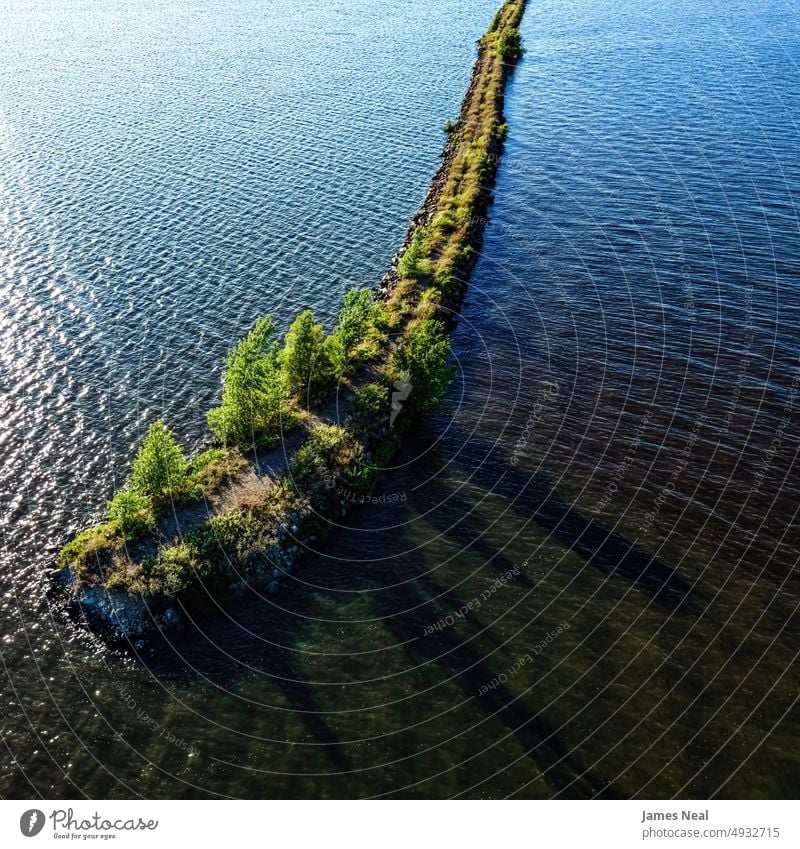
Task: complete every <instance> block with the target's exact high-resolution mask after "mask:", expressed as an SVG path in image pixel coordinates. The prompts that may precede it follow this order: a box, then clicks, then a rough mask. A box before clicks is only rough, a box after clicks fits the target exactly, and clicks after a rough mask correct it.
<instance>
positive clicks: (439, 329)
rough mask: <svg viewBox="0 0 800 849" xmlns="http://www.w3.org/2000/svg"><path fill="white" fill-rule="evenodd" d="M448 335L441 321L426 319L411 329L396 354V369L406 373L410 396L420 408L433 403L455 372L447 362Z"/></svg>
mask: <svg viewBox="0 0 800 849" xmlns="http://www.w3.org/2000/svg"><path fill="white" fill-rule="evenodd" d="M449 355H450V336H449V335H448V333H447V331H446V330H445V328H444V325H443V324H442V322H441V321H437V320H435V319H427V320H426V321H423V322H422V323H421V324H419V325H417V326H416V327H414V328H413V330H411V332H410V333H409V335H408V337H407V339H406V340H405V342H404V344H403V347H402V348H401V349H400V351H399V352H398V355H397V364H396V367H397V370H398V371H399V372H400V373H401V374H403V375H407V382H408V384H409V385H410V388H411V394H410V396H409V400H410V401H411V403H412V404H413V405H414V407H415V408H416V409H417V410H419V411H424V410H428V409H430V408H431V407H433V406H434V405H435V404H436V403H437V402H438V401H439V399H440V398H441V397H442V393H443V392H444V391H445V389H447V387H448V386H449V385H450V383H451V382H452V380H453V377H454V375H455V369H453V368H452V367H451V366H448V365H447V358H448V356H449Z"/></svg>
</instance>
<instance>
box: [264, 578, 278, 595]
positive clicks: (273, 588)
mask: <svg viewBox="0 0 800 849" xmlns="http://www.w3.org/2000/svg"><path fill="white" fill-rule="evenodd" d="M280 588H281V585H280V584H279V583H278V582H277V581H270V582H269V583H268V584H267V592H268V593H269V594H270V595H275V593H277V592H278V590H279V589H280Z"/></svg>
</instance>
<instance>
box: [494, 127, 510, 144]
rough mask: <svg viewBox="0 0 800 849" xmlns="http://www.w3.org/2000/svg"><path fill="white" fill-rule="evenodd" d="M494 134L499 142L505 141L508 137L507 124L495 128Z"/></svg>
mask: <svg viewBox="0 0 800 849" xmlns="http://www.w3.org/2000/svg"><path fill="white" fill-rule="evenodd" d="M494 134H495V136H496V137H497V138H498V139H499V140H500V141H505V140H506V138H507V137H508V124H498V125H497V126H496V127H495V130H494Z"/></svg>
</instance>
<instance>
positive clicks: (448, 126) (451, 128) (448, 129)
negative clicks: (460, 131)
mask: <svg viewBox="0 0 800 849" xmlns="http://www.w3.org/2000/svg"><path fill="white" fill-rule="evenodd" d="M455 128H456V125H455V124H454V123H453V122H452V121H451V120H450V119H449V118H448V119H447V121H446V122H445V125H444V131H445V132H446V133H447V135H448V136H449V135H450V133H452V132H453V131H454V130H455Z"/></svg>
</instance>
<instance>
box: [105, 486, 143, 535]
mask: <svg viewBox="0 0 800 849" xmlns="http://www.w3.org/2000/svg"><path fill="white" fill-rule="evenodd" d="M108 518H109V519H110V520H111V521H112V522H115V523H116V524H117V525H119V527H120V529H121V530H122V533H123V534H124V535H125V538H126V539H128V540H129V539H132V538H133V537H135V536H137V535H138V534H141V533H144V532H145V531H146V530H147V529H148V528H151V527H152V526H153V524H154V521H155V517H154V516H153V509H152V504H151V501H150V499H149V498H148V497H147V496H146V495H142V493H141V492H139V491H138V490H136V489H132V488H130V487H128V488H126V489H121V490H120V491H119V492H118V493H117V494H116V495H115V496H114V497H113V498H112V499H111V501H109V502H108Z"/></svg>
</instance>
